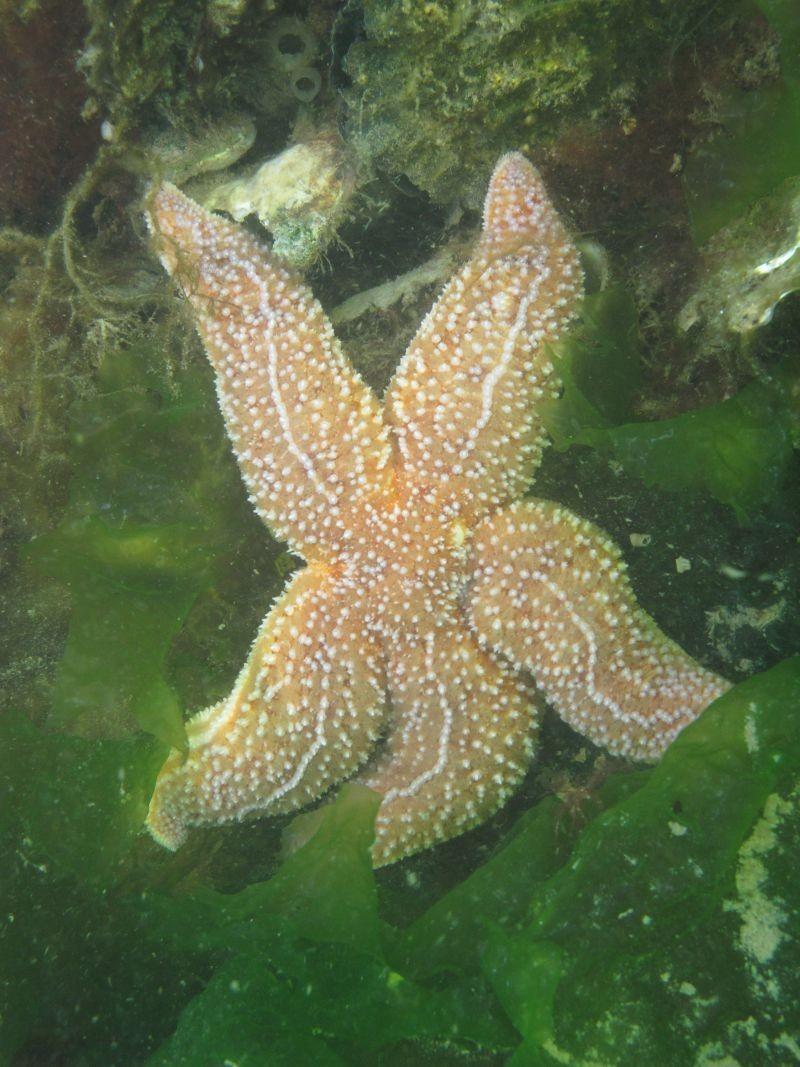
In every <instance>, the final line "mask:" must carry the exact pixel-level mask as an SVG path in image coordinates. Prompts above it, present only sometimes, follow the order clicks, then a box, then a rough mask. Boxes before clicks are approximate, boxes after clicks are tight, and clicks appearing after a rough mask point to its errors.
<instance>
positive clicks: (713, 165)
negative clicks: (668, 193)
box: [684, 0, 800, 244]
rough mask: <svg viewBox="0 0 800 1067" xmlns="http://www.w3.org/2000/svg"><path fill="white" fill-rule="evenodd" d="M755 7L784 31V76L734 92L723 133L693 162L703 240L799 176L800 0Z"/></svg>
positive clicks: (693, 197) (695, 224)
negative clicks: (797, 2)
mask: <svg viewBox="0 0 800 1067" xmlns="http://www.w3.org/2000/svg"><path fill="white" fill-rule="evenodd" d="M757 7H758V8H759V9H760V10H761V11H762V12H763V14H764V15H765V16H766V18H767V19H768V21H769V23H770V25H771V26H772V28H773V29H774V30H775V32H776V33H777V34H778V35H779V37H780V67H781V74H780V78H779V79H777V80H776V81H772V82H768V83H766V84H764V85H762V86H760V87H759V88H757V89H755V90H738V91H736V92H730V93H729V94H728V95H727V96H726V98H725V100H724V103H723V104H722V107H721V113H720V115H719V118H720V120H721V123H722V126H723V131H722V133H721V134H720V135H718V136H717V137H715V138H714V139H713V140H711V141H709V142H707V143H704V144H702V145H700V146H698V147H697V148H696V149H695V150H694V152H693V153H692V154H691V156H690V157H689V159H688V161H687V165H686V168H685V172H684V178H685V181H684V188H685V190H686V199H687V203H688V206H689V213H690V218H691V224H692V231H693V234H694V238H695V241H696V242H697V243H698V244H702V243H704V242H705V241H706V240H708V238H709V237H711V236H712V234H714V233H716V232H717V231H718V230H720V229H721V228H722V227H723V226H726V225H729V224H730V223H732V222H734V221H735V220H736V219H737V218H739V216H740V215H741V214H742V213H743V212H744V211H746V210H747V209H748V208H749V207H750V206H751V205H752V204H753V203H754V202H755V201H756V200H758V199H759V198H761V197H763V196H767V195H768V194H770V193H772V192H774V190H775V189H776V188H777V187H778V186H779V185H780V183H781V182H782V181H784V180H786V179H787V178H791V177H794V176H795V175H798V174H800V8H798V5H797V4H796V3H795V0H757Z"/></svg>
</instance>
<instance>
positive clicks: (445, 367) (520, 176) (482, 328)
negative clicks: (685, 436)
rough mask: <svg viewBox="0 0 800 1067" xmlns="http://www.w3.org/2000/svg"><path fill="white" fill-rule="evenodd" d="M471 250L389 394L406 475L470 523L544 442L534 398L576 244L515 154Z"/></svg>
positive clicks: (567, 308)
mask: <svg viewBox="0 0 800 1067" xmlns="http://www.w3.org/2000/svg"><path fill="white" fill-rule="evenodd" d="M484 217H485V222H484V232H483V235H482V237H481V240H480V241H479V243H478V245H477V248H476V250H475V253H474V255H473V257H472V258H471V259H470V261H469V262H468V263H467V264H466V266H465V267H464V268H463V269H462V270H461V271H460V272H459V274H457V275H456V277H455V278H454V279H453V280H452V281H451V282H450V283H449V284H448V285H447V286H446V288H445V289H444V291H443V293H442V295H441V296H440V298H439V300H438V301H437V303H436V305H435V306H434V308H433V310H432V311H431V312H430V314H429V315H428V316H427V318H426V319H425V321H424V322H423V324H422V326H421V328H420V330H419V332H418V333H417V335H416V337H415V338H414V340H413V341H412V342H411V345H410V346H409V349H408V351H407V353H406V355H405V356H404V358H403V361H402V362H401V364H400V367H399V368H398V370H397V373H396V375H395V378H394V380H393V382H392V384H391V386H390V388H389V390H388V392H387V397H386V411H387V416H388V420H389V422H390V424H391V426H392V428H393V430H394V434H395V438H396V440H397V443H398V451H399V455H400V458H401V460H402V466H403V468H404V470H405V471H406V472H407V474H408V476H409V477H412V476H413V477H415V478H416V479H418V480H419V481H421V482H423V484H427V485H430V486H432V487H436V488H437V492H439V493H440V494H441V493H443V494H444V495H445V497H449V498H450V499H458V500H459V504H460V507H461V510H462V513H463V514H464V516H465V518H466V519H467V520H473V521H474V520H475V519H477V518H480V517H481V516H482V515H485V514H486V513H487V512H489V511H490V510H492V508H493V507H496V506H497V505H499V504H502V503H503V502H505V501H506V500H508V499H510V498H513V496H515V495H516V494H517V493H518V492H520V491H521V490H522V489H523V488H524V487H525V485H526V484H527V482H528V481H529V480H530V477H531V475H532V473H533V471H534V470H535V467H536V465H537V463H538V461H539V457H540V454H541V450H542V444H543V433H542V429H541V426H540V425H539V424H538V422H537V418H536V412H535V408H534V406H533V404H532V401H534V400H536V399H537V398H539V397H541V396H544V395H552V393H553V391H554V388H555V385H556V383H555V381H554V379H553V367H552V365H551V363H550V361H549V359H548V357H547V355H546V351H545V345H546V343H547V342H549V341H552V340H554V339H555V337H556V336H557V335H558V333H559V332H560V331H561V329H563V327H564V325H565V324H566V323H567V322H568V321H569V319H570V317H571V316H572V314H573V313H574V308H575V304H576V302H577V298H578V296H579V294H580V289H581V273H580V268H579V265H578V258H577V253H576V252H575V249H574V246H573V245H572V243H571V242H570V240H569V238H568V237H567V234H566V232H565V231H564V229H563V227H562V225H561V223H560V222H559V220H558V217H557V215H556V213H555V211H554V209H553V207H552V205H551V204H550V202H549V200H548V199H547V197H546V194H545V192H544V188H543V186H542V183H541V179H540V178H539V176H538V174H537V173H536V172H535V170H534V169H533V168H532V167H531V165H530V164H529V163H528V162H527V161H526V160H524V159H522V157H521V156H519V155H516V154H511V155H509V156H505V157H504V158H503V159H502V160H500V162H499V163H498V166H497V168H496V170H495V174H494V176H493V178H492V182H491V184H490V187H489V193H488V195H487V200H486V209H485V214H484Z"/></svg>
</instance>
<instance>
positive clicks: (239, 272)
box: [147, 153, 727, 864]
mask: <svg viewBox="0 0 800 1067" xmlns="http://www.w3.org/2000/svg"><path fill="white" fill-rule="evenodd" d="M148 222H149V224H150V227H151V229H152V231H153V233H154V235H155V238H156V242H157V247H158V251H159V253H160V256H161V260H162V262H163V264H164V266H165V267H166V269H167V270H168V271H169V272H170V273H171V274H172V275H173V276H174V278H175V280H176V282H177V284H178V286H179V288H180V289H181V291H182V292H183V294H184V296H185V297H186V298H187V300H188V301H189V303H190V304H191V306H192V308H193V311H194V314H195V318H196V322H197V327H198V330H199V332H200V336H201V338H202V340H203V343H204V346H205V349H206V353H207V355H208V357H209V360H210V361H211V363H212V365H213V367H214V370H215V372H216V377H217V392H218V397H219V403H220V408H221V411H222V414H223V417H224V419H225V424H226V427H227V430H228V434H229V437H230V440H231V444H232V447H233V450H234V453H235V455H236V458H237V460H238V462H239V466H240V468H241V471H242V476H243V478H244V481H245V484H246V485H247V488H248V491H249V493H250V499H251V501H252V503H253V506H254V507H255V509H256V511H257V512H258V514H259V515H260V516H261V517H262V518H263V519H264V521H265V522H267V523H269V525H270V526H271V527H272V528H273V530H274V531H275V532H276V533H277V534H278V535H279V536H281V537H283V538H284V539H285V540H287V541H288V542H289V544H290V545H291V547H292V550H293V551H294V552H296V553H297V554H299V555H301V556H302V557H303V558H304V559H305V560H306V561H307V566H306V567H305V569H303V570H301V571H300V572H299V573H298V574H297V575H295V576H294V578H293V579H292V580H291V582H290V583H289V585H288V587H287V589H286V591H285V592H284V594H283V596H282V597H281V598H280V599H279V600H278V601H277V603H276V604H275V605H274V606H273V607H272V608H271V610H270V611H269V613H268V614H267V617H266V619H265V620H264V622H263V624H262V627H261V629H260V631H259V633H258V635H257V637H256V640H255V642H254V644H253V647H252V649H251V651H250V655H249V657H248V660H247V662H246V664H245V666H244V667H243V669H242V671H241V673H240V675H239V678H238V679H237V682H236V685H235V686H234V689H233V691H232V693H231V694H230V696H228V697H227V698H226V699H225V700H223V701H221V702H220V703H219V704H217V705H215V706H214V707H211V708H208V709H207V710H205V711H203V712H200V713H199V714H198V715H196V716H195V717H194V718H193V719H191V720H190V721H189V723H188V724H187V736H188V741H189V749H188V753H186V754H182V753H180V752H178V751H173V752H172V753H171V754H170V756H169V758H168V759H167V761H166V763H165V765H164V767H163V768H162V770H161V772H160V774H159V778H158V781H157V783H156V788H155V792H154V794H153V798H152V801H151V804H150V811H149V815H148V820H147V822H148V826H149V828H150V830H151V832H152V833H153V835H154V836H155V837H156V839H157V840H159V841H161V842H162V843H163V844H164V845H165V846H166V847H168V848H177V847H178V846H179V845H180V844H181V843H182V842H183V840H184V839H185V836H186V833H187V830H188V828H189V827H191V826H194V825H200V824H204V823H222V822H227V821H232V820H236V819H241V818H243V817H245V816H247V815H250V814H252V813H256V812H259V813H277V812H282V811H289V810H292V809H295V808H298V807H301V806H302V805H304V804H307V803H309V802H310V801H312V800H315V799H316V798H318V797H320V796H321V795H322V794H323V793H325V792H326V791H327V790H329V789H330V788H331V787H332V786H334V785H335V784H336V783H338V782H340V781H342V780H343V779H345V778H347V777H350V776H352V775H353V774H356V773H359V774H360V777H361V780H362V781H364V782H366V783H367V784H368V785H370V786H371V787H372V788H374V789H375V790H377V791H378V792H379V793H381V795H382V797H383V801H382V804H381V807H380V811H379V814H378V821H377V829H376V841H375V845H374V848H373V858H374V861H375V863H376V864H383V863H389V862H392V861H394V860H397V859H399V858H401V857H403V856H405V855H409V854H411V853H413V852H415V851H418V850H419V849H421V848H425V847H427V846H429V845H432V844H435V843H437V842H439V841H443V840H445V839H446V838H448V837H452V836H454V835H456V834H459V833H461V832H463V831H464V830H466V829H468V828H469V827H471V826H474V825H476V824H478V823H479V822H481V821H482V820H484V819H485V818H487V817H488V816H489V815H490V814H491V813H492V812H494V811H496V810H497V809H498V808H499V807H500V806H501V805H502V804H503V802H504V801H505V799H506V798H507V797H508V795H509V794H510V793H511V791H512V790H513V789H514V788H515V786H516V785H517V784H518V782H519V781H520V779H521V778H522V776H523V775H524V774H525V771H526V769H527V766H528V764H529V762H530V758H531V754H532V751H533V738H534V731H535V719H536V716H535V704H534V702H533V690H532V682H535V683H536V685H537V686H538V687H539V688H540V689H541V690H543V692H544V693H545V694H546V695H547V697H548V699H549V700H550V702H551V703H552V705H553V706H554V707H555V708H556V710H557V711H559V712H560V713H561V714H562V715H563V716H564V717H565V718H567V720H568V721H569V722H570V723H571V724H572V725H574V726H575V727H576V728H577V729H579V730H581V731H582V732H584V733H586V734H587V735H589V736H591V737H592V738H593V739H595V740H597V741H599V742H600V743H602V744H605V745H607V746H608V747H609V748H612V749H613V750H615V751H619V752H623V753H624V754H627V755H631V756H634V757H640V758H657V757H658V755H659V754H660V752H661V751H663V749H664V748H665V747H666V745H667V744H668V743H669V742H670V740H671V739H672V738H673V737H674V736H675V734H676V732H677V731H678V730H679V729H680V728H682V726H683V725H685V724H686V723H687V722H689V721H690V720H691V719H692V718H694V717H695V716H696V715H697V714H698V713H699V712H700V711H701V710H702V708H703V707H704V706H705V705H706V704H707V703H709V702H710V701H711V700H713V699H714V697H715V696H717V695H718V694H719V693H721V692H722V691H723V689H724V688H725V687H726V685H727V683H725V682H724V681H723V680H722V679H720V678H718V677H716V676H715V675H712V674H710V673H709V672H707V671H705V670H703V668H701V667H700V666H698V665H697V664H696V663H694V661H693V660H691V659H690V657H689V656H687V655H686V654H685V653H684V652H683V651H682V650H681V649H679V648H678V647H677V646H676V645H674V644H673V643H672V642H670V641H669V640H668V639H667V638H666V637H665V636H664V635H663V634H662V633H661V632H660V631H659V630H658V628H657V627H656V626H655V624H654V623H653V622H652V621H651V620H650V619H648V618H647V616H645V615H644V613H643V612H642V611H641V610H640V609H639V608H638V606H637V605H636V603H635V600H634V599H633V596H632V594H631V592H630V589H629V587H628V585H627V581H626V579H625V575H624V571H623V569H622V568H621V565H620V564H619V560H618V553H617V550H616V549H615V548H614V546H613V545H611V544H610V543H609V542H608V541H607V539H605V538H603V535H602V534H601V533H600V532H599V531H597V530H595V529H594V528H593V527H590V526H589V525H588V524H586V523H584V522H583V521H582V520H580V519H578V518H577V517H576V516H572V515H570V514H569V513H568V512H566V511H564V509H557V510H553V507H554V506H552V505H545V504H543V503H541V504H539V505H538V506H535V505H514V503H513V502H514V501H515V499H516V498H517V497H519V495H520V494H521V493H523V492H524V491H525V489H526V488H527V486H528V485H529V483H530V480H531V478H532V476H533V474H534V473H535V470H536V467H537V465H538V463H539V460H540V457H541V452H542V448H543V447H544V444H545V437H544V434H543V431H542V427H541V422H540V419H539V417H538V415H537V404H538V402H539V401H541V400H542V399H549V398H551V397H553V396H554V395H555V394H556V392H557V390H558V387H559V383H558V381H557V378H556V376H555V372H554V369H553V366H552V364H551V363H550V360H549V358H548V356H547V345H548V343H549V342H552V341H553V340H555V339H556V338H557V337H558V335H559V334H560V333H561V331H562V330H563V329H564V327H565V326H566V325H567V323H568V322H569V320H570V319H571V317H572V316H573V315H574V313H575V309H576V307H577V303H578V301H579V298H580V295H581V272H580V268H579V264H578V257H577V254H576V251H575V248H574V246H573V244H572V242H571V240H570V239H569V237H568V235H567V232H566V230H565V229H564V227H563V225H562V223H561V221H560V220H559V218H558V216H557V214H556V212H555V210H554V208H553V206H552V204H551V203H550V201H549V199H548V197H547V195H546V192H545V190H544V187H543V185H542V182H541V179H540V178H539V175H538V174H537V172H536V171H535V170H534V168H533V167H532V166H531V165H530V164H529V163H528V162H527V161H526V160H525V159H524V158H523V157H522V156H520V155H519V154H517V153H511V154H510V155H507V156H504V157H503V158H502V159H501V160H500V161H499V162H498V164H497V166H496V168H495V171H494V174H493V176H492V179H491V182H490V185H489V191H488V194H487V199H486V207H485V212H484V224H483V230H482V233H481V237H480V240H479V241H478V243H477V246H476V248H475V251H474V253H473V255H472V257H471V258H470V259H469V261H468V262H467V263H466V264H465V266H464V267H463V268H462V269H461V271H460V272H459V273H458V274H456V276H455V277H454V278H453V279H452V280H451V282H450V283H449V284H448V285H447V286H446V288H445V289H444V291H443V293H442V294H441V296H440V298H439V299H438V301H437V302H436V304H435V306H434V307H433V309H432V311H431V312H430V314H429V315H428V316H427V318H426V319H425V321H424V322H423V323H422V325H421V327H420V329H419V332H418V333H417V335H416V337H415V338H414V339H413V341H412V342H411V344H410V346H409V348H408V351H407V352H406V354H405V356H404V358H403V360H402V362H401V364H400V366H399V367H398V370H397V372H396V374H395V377H394V379H393V381H392V383H391V384H390V386H389V389H388V391H387V395H386V398H385V402H384V404H383V405H381V403H380V402H379V401H378V399H377V398H376V397H375V396H374V395H373V394H372V393H371V392H370V390H369V389H368V388H367V387H366V385H365V384H364V383H363V381H362V380H361V379H360V378H359V376H358V374H357V373H356V371H355V370H354V369H353V368H352V366H351V365H350V364H349V363H348V362H347V360H346V359H345V357H344V355H343V354H342V352H341V349H340V348H339V345H338V343H337V341H336V338H335V337H334V335H333V332H332V330H331V327H330V325H329V323H328V321H327V319H326V317H325V315H324V313H323V311H322V309H321V307H320V306H319V304H318V303H317V302H316V300H315V299H314V297H313V296H312V294H311V293H310V292H309V290H308V289H307V288H306V287H305V286H304V285H303V283H302V282H301V281H300V280H299V279H298V278H296V277H294V276H293V275H292V274H291V273H290V272H289V271H288V270H287V269H286V268H285V267H284V266H283V265H281V264H280V263H278V262H276V261H275V260H274V259H272V258H271V257H270V255H269V254H268V253H267V252H266V251H265V250H264V249H263V248H262V247H260V246H259V245H258V244H257V242H256V241H254V240H253V238H252V237H250V236H249V235H248V234H247V233H246V232H245V231H244V230H242V229H241V228H240V227H238V226H236V225H234V224H233V223H231V222H228V221H225V220H224V219H221V218H218V217H216V216H213V215H211V214H209V213H208V212H206V211H204V210H203V209H202V208H200V207H199V206H198V205H197V204H195V203H194V202H193V201H191V200H189V199H188V198H187V197H186V196H184V195H183V194H182V193H180V192H179V191H178V190H177V189H175V188H174V187H173V186H171V185H162V186H160V187H158V188H157V189H155V190H154V192H153V193H152V194H151V197H150V202H149V211H148ZM520 507H522V508H523V509H524V508H528V509H529V510H528V511H524V510H523V512H520V511H519V510H518V509H519V508H520ZM473 531H476V533H473Z"/></svg>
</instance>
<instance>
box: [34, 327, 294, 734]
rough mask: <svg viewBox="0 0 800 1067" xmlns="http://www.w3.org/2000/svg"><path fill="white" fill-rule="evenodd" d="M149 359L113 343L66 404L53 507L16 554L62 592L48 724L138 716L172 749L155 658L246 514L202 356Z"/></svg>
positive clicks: (171, 697) (213, 581)
mask: <svg viewBox="0 0 800 1067" xmlns="http://www.w3.org/2000/svg"><path fill="white" fill-rule="evenodd" d="M159 359H160V353H159V352H158V350H157V346H154V345H150V346H148V345H146V344H141V345H139V346H138V347H137V348H135V349H134V350H132V351H130V352H128V353H119V352H118V353H115V354H114V356H113V358H110V359H109V360H108V361H107V363H106V364H105V365H104V367H103V368H102V369H101V371H100V374H99V382H98V386H99V388H98V392H97V394H96V395H95V396H94V397H93V398H92V399H91V400H89V401H86V402H83V403H79V404H78V405H76V408H75V410H74V412H73V419H72V441H73V447H72V461H73V465H74V469H75V471H76V473H75V475H74V476H73V478H72V480H71V483H70V489H69V502H68V505H67V508H66V513H65V518H64V521H63V522H62V523H61V525H60V526H59V527H58V528H57V529H55V530H54V531H52V532H51V533H49V534H45V535H44V536H42V537H40V538H38V539H36V540H35V541H34V542H33V543H32V544H31V545H30V546H29V548H28V549H27V556H28V558H29V559H30V560H31V562H32V563H33V564H34V565H35V566H36V567H37V569H38V570H40V571H41V572H42V573H44V574H47V575H49V576H51V577H53V578H56V579H57V580H59V581H60V582H63V583H65V584H66V585H67V587H68V588H69V590H70V592H71V597H72V607H73V611H72V618H71V622H70V627H69V633H68V637H67V643H66V649H65V652H64V655H63V657H62V659H61V661H60V663H59V665H58V670H57V674H56V679H55V684H54V689H53V699H52V705H51V710H50V724H51V725H52V726H54V727H56V728H59V729H67V730H70V731H73V732H76V731H77V732H80V733H83V734H88V735H94V736H105V737H114V736H124V735H125V734H126V733H128V732H130V730H131V729H132V728H133V727H134V726H135V725H136V724H138V725H139V726H140V727H142V728H144V729H146V730H149V731H150V732H151V733H153V734H155V735H156V736H157V737H159V738H160V739H161V740H163V741H164V742H166V743H168V744H171V745H175V746H177V747H181V746H182V745H183V744H185V740H184V733H183V725H182V714H181V706H180V700H179V697H178V694H176V692H175V691H174V687H173V686H172V685H171V684H170V683H169V681H168V680H167V672H166V660H167V656H168V654H169V653H170V650H171V646H172V643H173V640H174V638H175V636H176V634H177V633H178V631H179V630H180V629H181V627H182V626H184V624H185V622H186V619H187V616H188V614H189V612H190V610H191V609H192V607H193V605H195V603H196V602H197V600H198V598H199V597H201V596H202V595H204V594H205V595H209V594H212V595H213V592H214V590H215V588H216V587H217V586H218V585H219V583H220V581H221V580H222V579H223V575H224V571H225V569H226V568H227V567H228V566H229V564H230V561H231V550H232V547H235V546H236V545H237V543H238V542H241V540H242V539H243V538H246V537H247V536H248V534H249V533H250V532H251V530H252V529H253V523H254V520H253V518H252V516H251V514H250V512H249V509H248V508H247V504H246V502H245V501H244V499H243V493H242V491H241V487H240V483H239V479H238V475H237V474H236V471H235V469H234V464H233V460H232V457H231V456H230V453H229V449H228V446H227V441H226V439H225V436H224V432H223V429H222V426H221V423H220V420H219V418H218V417H217V415H216V412H215V410H214V408H213V406H212V405H211V404H209V393H210V378H209V375H208V372H207V370H206V368H205V366H204V365H202V364H199V365H198V366H197V367H195V366H194V365H192V366H189V367H186V368H184V369H183V370H181V371H178V373H177V376H176V379H175V380H174V381H173V382H172V383H170V382H169V381H168V380H167V378H166V377H165V376H164V375H163V373H162V374H158V373H155V372H154V371H153V370H152V366H153V365H154V364H155V363H156V360H159ZM255 525H256V526H257V524H255ZM265 539H266V538H265ZM276 577H277V576H276Z"/></svg>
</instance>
